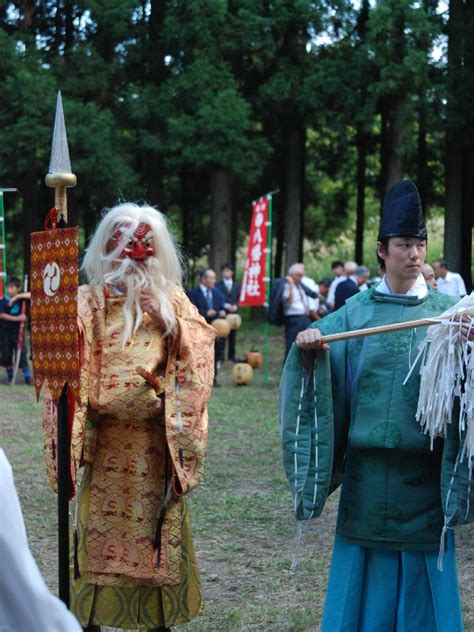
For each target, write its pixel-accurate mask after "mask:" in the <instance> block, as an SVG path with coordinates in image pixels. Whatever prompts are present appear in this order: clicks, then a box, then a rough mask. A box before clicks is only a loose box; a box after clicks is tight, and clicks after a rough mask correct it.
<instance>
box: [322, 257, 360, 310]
mask: <svg viewBox="0 0 474 632" xmlns="http://www.w3.org/2000/svg"><path fill="white" fill-rule="evenodd" d="M356 268H357V263H356V262H355V261H346V263H345V264H344V268H343V272H344V274H342V275H340V276H338V277H336V278H335V279H334V281H333V282H332V283H331V285H330V287H329V292H328V297H327V300H326V305H327V306H328V307H329V309H331V310H333V309H334V307H335V304H336V289H337V286H338V285H339V283H342V282H343V281H347V279H349V278H350V277H352V276H354V275H355V271H356Z"/></svg>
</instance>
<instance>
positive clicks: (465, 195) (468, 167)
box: [459, 0, 474, 292]
mask: <svg viewBox="0 0 474 632" xmlns="http://www.w3.org/2000/svg"><path fill="white" fill-rule="evenodd" d="M463 26H464V55H463V57H464V73H465V76H464V79H465V81H466V84H467V86H469V88H470V91H469V94H471V96H472V94H473V90H474V0H466V1H465V3H464V16H463ZM462 103H463V108H464V109H465V120H466V128H465V130H464V131H465V134H464V135H463V136H464V147H463V170H462V178H463V180H462V200H461V202H462V211H461V226H462V230H461V248H460V250H461V265H460V268H459V272H460V273H461V275H462V277H463V278H464V280H465V282H466V289H467V290H468V292H469V291H471V290H472V267H471V266H472V227H473V209H474V156H473V146H474V129H473V128H474V115H473V112H472V99H471V101H470V102H468V101H467V100H466V99H464V100H463V101H462Z"/></svg>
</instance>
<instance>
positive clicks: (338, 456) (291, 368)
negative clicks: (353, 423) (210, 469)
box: [279, 308, 349, 520]
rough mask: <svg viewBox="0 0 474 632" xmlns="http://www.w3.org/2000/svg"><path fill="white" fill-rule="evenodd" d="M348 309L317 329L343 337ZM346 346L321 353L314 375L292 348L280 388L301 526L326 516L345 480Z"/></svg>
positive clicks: (287, 460)
mask: <svg viewBox="0 0 474 632" xmlns="http://www.w3.org/2000/svg"><path fill="white" fill-rule="evenodd" d="M345 320H346V313H345V308H342V309H341V310H339V311H338V312H335V313H334V314H331V315H330V316H327V317H326V318H324V319H323V320H321V321H319V322H318V323H316V324H314V325H313V327H317V328H318V329H320V330H321V332H322V333H323V334H329V333H336V332H339V331H343V330H344V328H345V326H346V325H347V323H346V322H345ZM346 345H347V343H346V342H337V343H334V344H332V345H331V350H330V351H318V352H317V353H316V356H315V362H314V366H313V367H312V369H311V370H307V369H305V368H304V366H303V363H302V359H301V353H300V351H299V349H298V348H297V347H296V345H293V347H292V349H291V351H290V353H289V355H288V358H287V361H286V363H285V368H284V370H283V375H282V379H281V385H280V401H279V416H280V429H281V441H282V449H283V465H284V468H285V473H286V476H287V479H288V482H289V485H290V489H291V491H292V495H293V503H294V512H295V517H296V519H297V520H306V519H309V518H316V517H318V516H319V515H320V514H321V511H322V510H323V507H324V503H325V502H326V498H327V496H328V495H329V493H330V492H331V491H332V490H333V489H335V488H336V487H337V486H338V485H339V483H340V481H341V475H342V464H343V459H344V454H345V447H346V443H347V427H348V418H349V416H348V414H347V411H346V397H345V379H346V368H345V367H346V362H345V355H346Z"/></svg>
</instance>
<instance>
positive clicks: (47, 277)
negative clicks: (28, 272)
mask: <svg viewBox="0 0 474 632" xmlns="http://www.w3.org/2000/svg"><path fill="white" fill-rule="evenodd" d="M60 281H61V270H60V269H59V266H58V264H57V263H56V261H53V262H52V263H47V264H46V265H45V267H44V270H43V290H44V293H45V294H46V295H47V296H54V295H55V294H56V292H57V291H58V288H59V283H60Z"/></svg>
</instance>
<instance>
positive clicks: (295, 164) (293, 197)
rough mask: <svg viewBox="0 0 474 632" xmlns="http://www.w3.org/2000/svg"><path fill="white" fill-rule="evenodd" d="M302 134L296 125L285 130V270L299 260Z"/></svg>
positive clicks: (300, 240) (300, 241)
mask: <svg viewBox="0 0 474 632" xmlns="http://www.w3.org/2000/svg"><path fill="white" fill-rule="evenodd" d="M303 151H304V134H303V132H302V130H301V129H299V128H298V127H295V126H293V127H290V128H289V129H288V132H287V146H286V174H285V221H284V226H285V237H286V252H285V272H286V271H287V270H288V268H289V267H290V266H291V264H292V263H296V262H298V261H300V254H301V244H302V222H301V218H302V212H301V183H302V181H303V177H302V171H303Z"/></svg>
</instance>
